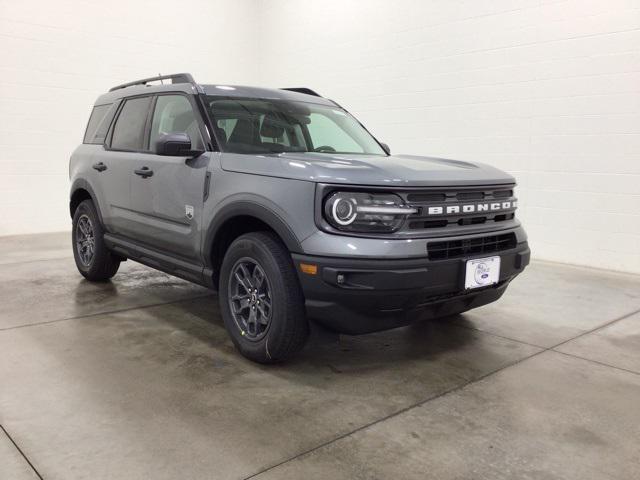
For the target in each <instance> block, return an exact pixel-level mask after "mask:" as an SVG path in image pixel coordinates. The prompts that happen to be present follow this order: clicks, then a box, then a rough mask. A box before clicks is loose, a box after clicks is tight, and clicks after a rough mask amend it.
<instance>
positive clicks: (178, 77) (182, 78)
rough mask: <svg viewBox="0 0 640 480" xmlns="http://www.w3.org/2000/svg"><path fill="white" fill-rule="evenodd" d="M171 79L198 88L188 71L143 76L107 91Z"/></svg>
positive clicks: (173, 81) (172, 81)
mask: <svg viewBox="0 0 640 480" xmlns="http://www.w3.org/2000/svg"><path fill="white" fill-rule="evenodd" d="M161 80H171V83H190V84H191V85H193V86H194V87H196V88H198V87H199V85H198V84H197V83H196V81H195V80H194V79H193V77H192V76H191V74H190V73H174V74H173V75H158V76H157V77H149V78H143V79H142V80H136V81H135V82H128V83H123V84H122V85H116V86H115V87H113V88H110V89H109V91H110V92H113V91H114V90H120V89H121V88H127V87H133V86H135V85H146V84H147V83H149V82H155V81H161Z"/></svg>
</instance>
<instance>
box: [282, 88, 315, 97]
mask: <svg viewBox="0 0 640 480" xmlns="http://www.w3.org/2000/svg"><path fill="white" fill-rule="evenodd" d="M280 90H289V91H290V92H298V93H304V94H306V95H313V96H314V97H320V98H322V95H320V94H319V93H318V92H314V91H313V90H311V89H310V88H307V87H295V88H281V89H280Z"/></svg>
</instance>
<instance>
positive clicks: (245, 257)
mask: <svg viewBox="0 0 640 480" xmlns="http://www.w3.org/2000/svg"><path fill="white" fill-rule="evenodd" d="M219 292H220V304H221V305H220V307H221V311H222V318H223V319H224V323H225V327H226V328H227V330H228V332H229V334H230V335H231V339H232V340H233V343H234V344H235V346H236V347H237V348H238V350H240V352H241V353H242V354H243V355H244V356H245V357H247V358H249V359H250V360H253V361H255V362H259V363H274V362H278V361H282V360H286V359H287V358H289V357H291V356H292V355H293V354H294V353H296V352H297V351H299V350H300V349H301V348H302V347H303V346H304V344H305V343H306V340H307V337H308V335H309V325H308V323H307V320H306V317H305V309H304V297H303V295H302V290H301V288H300V284H299V283H298V279H297V277H296V272H295V270H294V267H293V264H292V262H291V255H290V253H289V252H288V251H287V249H286V247H285V246H284V245H283V244H282V242H281V241H280V240H279V239H278V237H276V236H275V235H274V234H272V233H270V232H253V233H248V234H245V235H242V236H240V237H238V238H237V239H236V240H234V242H233V243H232V244H231V246H229V249H228V250H227V253H226V255H225V257H224V260H223V262H222V268H221V271H220V288H219Z"/></svg>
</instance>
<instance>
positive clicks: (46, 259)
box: [0, 255, 73, 266]
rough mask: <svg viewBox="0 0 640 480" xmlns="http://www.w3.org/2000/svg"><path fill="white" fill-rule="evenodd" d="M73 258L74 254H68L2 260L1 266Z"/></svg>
mask: <svg viewBox="0 0 640 480" xmlns="http://www.w3.org/2000/svg"><path fill="white" fill-rule="evenodd" d="M70 258H73V255H67V256H65V257H52V258H37V259H35V260H19V261H17V262H0V266H4V265H20V264H21V263H37V262H51V261H53V260H66V259H70Z"/></svg>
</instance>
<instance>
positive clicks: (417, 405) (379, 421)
mask: <svg viewBox="0 0 640 480" xmlns="http://www.w3.org/2000/svg"><path fill="white" fill-rule="evenodd" d="M538 348H540V350H539V351H537V352H535V353H533V354H531V355H528V356H526V357H523V358H521V359H519V360H516V361H515V362H512V363H509V364H507V365H505V366H503V367H500V368H497V369H496V370H492V371H490V372H487V373H485V374H484V375H480V376H479V377H477V378H474V379H472V380H469V381H468V382H465V383H463V384H461V385H457V386H455V387H452V388H450V389H448V390H445V391H443V392H440V393H438V394H436V395H432V396H430V397H428V398H426V399H424V400H420V401H419V402H417V403H414V404H412V405H408V406H406V407H404V408H402V409H400V410H398V411H396V412H393V413H390V414H389V415H386V416H384V417H381V418H378V419H377V420H374V421H372V422H370V423H367V424H365V425H361V426H359V427H357V428H355V429H353V430H351V431H349V432H345V433H343V434H341V435H338V436H337V437H335V438H333V439H331V440H327V441H326V442H323V443H321V444H320V445H316V446H315V447H312V448H309V449H308V450H305V451H304V452H300V453H298V454H296V455H294V456H293V457H291V458H288V459H286V460H283V461H281V462H278V463H276V464H274V465H271V466H269V467H266V468H264V469H262V470H260V471H258V472H256V473H252V474H251V475H249V476H248V477H244V478H243V480H249V479H251V478H255V477H257V476H258V475H262V474H263V473H266V472H268V471H270V470H273V469H275V468H278V467H280V466H282V465H284V464H285V463H289V462H291V461H293V460H297V459H298V458H301V457H304V456H307V455H309V454H311V453H313V452H315V451H317V450H319V449H321V448H324V447H326V446H328V445H331V444H332V443H335V442H338V441H340V440H342V439H344V438H347V437H350V436H351V435H353V434H355V433H358V432H361V431H363V430H366V429H368V428H369V427H373V426H375V425H377V424H379V423H382V422H386V421H387V420H390V419H392V418H394V417H397V416H398V415H402V414H403V413H406V412H408V411H409V410H413V409H414V408H418V407H421V406H423V405H425V404H427V403H429V402H431V401H433V400H437V399H438V398H441V397H444V396H445V395H449V394H450V393H454V392H457V391H459V390H462V389H463V388H466V387H468V386H470V385H472V384H474V383H478V382H480V381H482V380H484V379H486V378H488V377H490V376H491V375H495V374H496V373H499V372H501V371H503V370H506V369H507V368H511V367H514V366H516V365H519V364H520V363H522V362H524V361H526V360H529V359H531V358H533V357H536V356H538V355H540V354H542V353H545V352H547V351H548V350H547V349H543V348H541V347H538Z"/></svg>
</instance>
